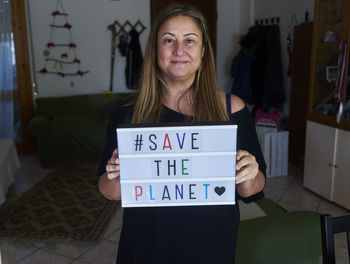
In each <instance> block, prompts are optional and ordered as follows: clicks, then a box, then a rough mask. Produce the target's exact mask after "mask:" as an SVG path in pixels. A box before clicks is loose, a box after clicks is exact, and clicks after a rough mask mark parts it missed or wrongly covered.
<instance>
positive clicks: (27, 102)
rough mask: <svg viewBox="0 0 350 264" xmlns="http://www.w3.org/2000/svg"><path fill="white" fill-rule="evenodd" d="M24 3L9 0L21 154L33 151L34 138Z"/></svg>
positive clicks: (21, 0) (19, 0)
mask: <svg viewBox="0 0 350 264" xmlns="http://www.w3.org/2000/svg"><path fill="white" fill-rule="evenodd" d="M25 10H26V9H25V1H23V0H11V15H12V21H13V24H12V31H13V38H14V43H15V56H16V71H17V83H18V90H17V91H15V92H14V97H15V100H18V102H19V106H20V115H21V132H22V133H21V134H22V141H21V142H20V143H18V144H17V150H18V152H19V153H21V154H28V153H33V152H34V151H35V142H34V138H32V137H31V136H30V135H29V132H28V124H29V122H30V120H31V119H32V117H33V97H32V84H31V76H30V61H29V47H28V38H27V25H26V12H25Z"/></svg>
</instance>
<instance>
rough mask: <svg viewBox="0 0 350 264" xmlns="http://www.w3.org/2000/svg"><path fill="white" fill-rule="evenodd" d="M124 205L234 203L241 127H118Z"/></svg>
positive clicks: (222, 125) (228, 124)
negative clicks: (237, 152) (238, 140)
mask: <svg viewBox="0 0 350 264" xmlns="http://www.w3.org/2000/svg"><path fill="white" fill-rule="evenodd" d="M117 139H118V153H119V159H120V184H121V197H122V206H123V207H148V206H191V205H224V204H235V191H236V189H235V188H236V187H235V186H236V185H235V167H236V140H237V126H236V125H232V124H231V123H224V124H219V125H196V126H185V125H184V126H165V127H164V126H163V127H123V128H117Z"/></svg>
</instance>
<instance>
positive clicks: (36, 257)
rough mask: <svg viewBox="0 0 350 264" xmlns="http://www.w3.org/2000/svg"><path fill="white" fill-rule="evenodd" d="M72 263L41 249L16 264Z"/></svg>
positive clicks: (70, 260)
mask: <svg viewBox="0 0 350 264" xmlns="http://www.w3.org/2000/svg"><path fill="white" fill-rule="evenodd" d="M72 261H73V259H71V258H67V257H64V256H61V255H57V254H54V253H51V252H48V251H46V250H43V249H39V250H37V251H35V252H34V253H33V254H32V255H29V256H28V257H26V258H25V259H23V260H21V261H19V262H18V264H69V263H71V262H72Z"/></svg>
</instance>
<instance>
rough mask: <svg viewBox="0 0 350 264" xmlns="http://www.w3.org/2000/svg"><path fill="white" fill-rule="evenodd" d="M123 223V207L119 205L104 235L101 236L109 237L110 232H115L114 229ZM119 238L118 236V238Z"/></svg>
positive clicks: (117, 228) (118, 228) (119, 227)
mask: <svg viewBox="0 0 350 264" xmlns="http://www.w3.org/2000/svg"><path fill="white" fill-rule="evenodd" d="M122 224H123V209H122V208H121V207H119V208H118V209H117V211H116V213H115V215H114V216H113V218H112V219H111V221H110V223H109V225H108V227H107V229H106V231H105V233H104V235H103V238H104V239H105V238H107V237H109V236H110V235H111V234H113V233H115V232H116V231H118V230H120V229H121V226H122ZM118 240H119V238H118Z"/></svg>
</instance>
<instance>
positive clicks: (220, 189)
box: [214, 186, 226, 196]
mask: <svg viewBox="0 0 350 264" xmlns="http://www.w3.org/2000/svg"><path fill="white" fill-rule="evenodd" d="M214 190H215V192H216V193H217V194H218V195H219V196H221V195H222V194H223V193H224V192H225V190H226V188H225V187H224V186H222V187H215V189H214Z"/></svg>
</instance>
